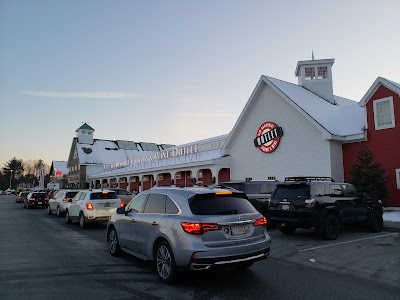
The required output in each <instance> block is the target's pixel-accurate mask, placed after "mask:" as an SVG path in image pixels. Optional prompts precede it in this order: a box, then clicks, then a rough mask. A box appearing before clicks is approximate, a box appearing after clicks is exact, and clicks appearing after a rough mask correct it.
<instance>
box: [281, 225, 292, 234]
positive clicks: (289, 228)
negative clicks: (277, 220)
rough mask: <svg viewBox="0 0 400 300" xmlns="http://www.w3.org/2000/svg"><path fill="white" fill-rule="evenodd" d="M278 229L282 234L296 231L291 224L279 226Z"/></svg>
mask: <svg viewBox="0 0 400 300" xmlns="http://www.w3.org/2000/svg"><path fill="white" fill-rule="evenodd" d="M279 230H280V232H282V233H283V234H293V233H294V232H295V231H296V227H294V226H293V225H285V226H279Z"/></svg>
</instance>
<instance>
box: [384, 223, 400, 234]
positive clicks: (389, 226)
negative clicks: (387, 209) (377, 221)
mask: <svg viewBox="0 0 400 300" xmlns="http://www.w3.org/2000/svg"><path fill="white" fill-rule="evenodd" d="M383 230H384V231H390V232H400V223H398V222H390V221H384V223H383Z"/></svg>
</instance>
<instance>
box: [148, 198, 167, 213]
mask: <svg viewBox="0 0 400 300" xmlns="http://www.w3.org/2000/svg"><path fill="white" fill-rule="evenodd" d="M166 200H167V196H166V195H163V194H149V198H148V199H147V202H146V205H145V207H144V210H143V212H144V213H148V214H165V201H166Z"/></svg>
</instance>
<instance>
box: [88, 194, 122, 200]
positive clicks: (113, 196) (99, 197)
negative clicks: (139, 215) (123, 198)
mask: <svg viewBox="0 0 400 300" xmlns="http://www.w3.org/2000/svg"><path fill="white" fill-rule="evenodd" d="M104 199H118V196H117V194H116V193H115V192H99V193H97V192H96V193H91V194H90V200H104Z"/></svg>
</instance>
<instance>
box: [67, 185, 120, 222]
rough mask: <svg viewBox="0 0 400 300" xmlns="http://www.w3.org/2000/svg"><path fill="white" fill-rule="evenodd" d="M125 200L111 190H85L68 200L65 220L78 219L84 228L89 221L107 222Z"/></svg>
mask: <svg viewBox="0 0 400 300" xmlns="http://www.w3.org/2000/svg"><path fill="white" fill-rule="evenodd" d="M119 207H122V208H123V207H124V202H123V201H122V200H121V199H119V198H118V196H117V194H116V193H115V192H114V191H110V190H83V191H80V192H78V194H76V195H75V197H74V198H72V199H71V200H68V205H67V208H66V211H65V222H66V223H72V221H78V222H79V226H80V227H81V228H82V229H83V228H86V226H87V224H89V223H105V222H107V221H108V219H109V217H110V216H111V214H112V213H114V212H115V211H116V210H117V208H119Z"/></svg>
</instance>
